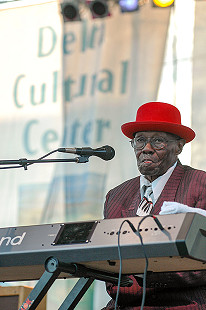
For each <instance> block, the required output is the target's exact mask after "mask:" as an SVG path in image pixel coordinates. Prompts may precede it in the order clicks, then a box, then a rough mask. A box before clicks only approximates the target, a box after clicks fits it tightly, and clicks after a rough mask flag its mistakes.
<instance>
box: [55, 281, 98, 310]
mask: <svg viewBox="0 0 206 310" xmlns="http://www.w3.org/2000/svg"><path fill="white" fill-rule="evenodd" d="M93 281H94V279H93V278H81V279H79V280H78V282H77V283H76V284H75V286H74V287H73V289H72V290H71V292H70V293H69V295H68V296H67V297H66V298H65V300H64V302H63V303H62V305H61V306H60V308H59V310H73V309H74V308H75V307H76V305H77V304H78V303H79V301H80V300H81V298H82V297H83V296H84V294H85V293H86V291H87V290H88V288H89V287H90V286H91V284H92V283H93Z"/></svg>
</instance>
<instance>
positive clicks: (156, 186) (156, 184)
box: [140, 162, 177, 204]
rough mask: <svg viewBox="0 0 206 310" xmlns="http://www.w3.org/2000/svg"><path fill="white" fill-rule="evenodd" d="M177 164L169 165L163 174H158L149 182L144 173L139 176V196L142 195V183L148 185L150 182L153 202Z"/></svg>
mask: <svg viewBox="0 0 206 310" xmlns="http://www.w3.org/2000/svg"><path fill="white" fill-rule="evenodd" d="M176 165H177V162H176V163H175V164H174V165H173V166H172V167H170V168H169V169H168V170H167V171H166V172H165V173H164V174H163V175H161V176H159V177H158V178H157V179H155V180H154V181H153V182H151V183H150V182H149V181H148V180H147V179H146V178H145V176H144V175H141V176H140V193H141V198H142V197H143V194H144V190H143V186H144V185H146V186H147V185H149V184H152V191H153V197H154V202H153V203H154V204H155V202H156V201H157V199H158V198H159V196H160V194H161V192H162V190H163V188H164V187H165V184H166V183H167V181H168V179H169V177H170V176H171V174H172V172H173V171H174V169H175V167H176Z"/></svg>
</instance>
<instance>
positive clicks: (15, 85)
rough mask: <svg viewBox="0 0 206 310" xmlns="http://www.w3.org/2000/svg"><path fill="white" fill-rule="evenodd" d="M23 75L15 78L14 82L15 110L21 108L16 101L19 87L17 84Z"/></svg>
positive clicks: (21, 105)
mask: <svg viewBox="0 0 206 310" xmlns="http://www.w3.org/2000/svg"><path fill="white" fill-rule="evenodd" d="M24 77H25V75H20V76H18V77H17V79H16V82H15V84H14V103H15V105H16V106H17V108H22V107H23V104H20V102H19V101H18V87H19V82H20V80H21V79H22V78H24Z"/></svg>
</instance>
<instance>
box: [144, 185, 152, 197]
mask: <svg viewBox="0 0 206 310" xmlns="http://www.w3.org/2000/svg"><path fill="white" fill-rule="evenodd" d="M151 194H152V184H149V185H144V196H145V197H146V198H150V196H151Z"/></svg>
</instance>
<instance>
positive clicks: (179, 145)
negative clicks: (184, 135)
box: [176, 139, 186, 155]
mask: <svg viewBox="0 0 206 310" xmlns="http://www.w3.org/2000/svg"><path fill="white" fill-rule="evenodd" d="M185 143H186V141H185V139H179V140H177V149H176V155H179V154H181V153H182V150H183V147H184V145H185Z"/></svg>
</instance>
